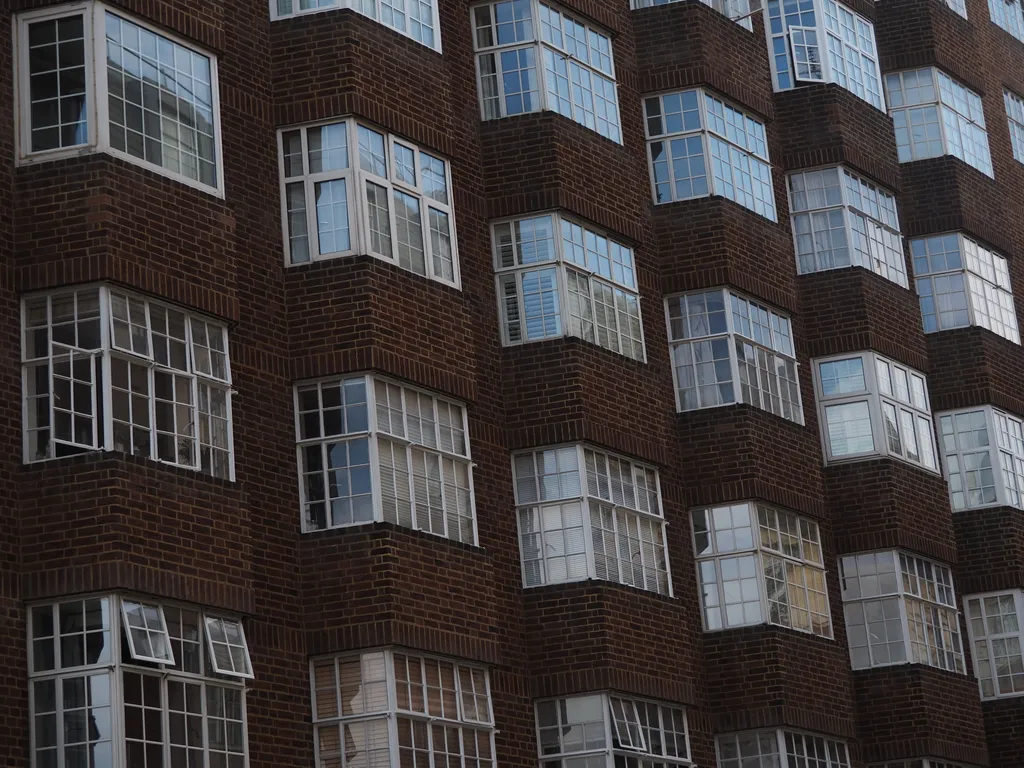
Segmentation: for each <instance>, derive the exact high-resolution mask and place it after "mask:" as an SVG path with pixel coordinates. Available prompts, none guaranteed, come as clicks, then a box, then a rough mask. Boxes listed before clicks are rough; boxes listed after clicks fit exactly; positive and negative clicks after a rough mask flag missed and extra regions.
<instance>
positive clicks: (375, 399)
mask: <svg viewBox="0 0 1024 768" xmlns="http://www.w3.org/2000/svg"><path fill="white" fill-rule="evenodd" d="M295 429H296V437H297V451H298V465H299V478H300V485H299V487H300V493H301V505H302V512H303V514H302V527H303V530H304V531H315V530H322V529H325V528H339V527H344V526H350V525H361V524H364V523H372V522H374V521H381V520H383V521H386V522H389V523H394V524H396V525H401V526H404V527H406V528H415V529H416V530H420V531H426V532H427V533H432V534H434V535H436V536H443V537H445V538H448V539H453V540H455V541H461V542H465V543H467V544H475V543H476V516H475V513H474V509H475V508H474V503H473V485H472V483H473V477H472V460H471V458H470V454H469V426H468V421H467V417H466V409H465V406H463V405H462V404H461V403H457V402H454V401H451V400H448V399H446V398H443V397H439V396H438V395H435V394H433V393H429V392H426V391H424V390H421V389H416V388H414V387H410V386H406V385H403V384H399V383H398V382H395V381H392V380H390V379H386V378H383V377H380V376H363V375H360V376H348V377H345V378H343V379H329V380H324V381H318V382H308V383H302V384H299V385H297V386H296V387H295Z"/></svg>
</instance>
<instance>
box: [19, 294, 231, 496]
mask: <svg viewBox="0 0 1024 768" xmlns="http://www.w3.org/2000/svg"><path fill="white" fill-rule="evenodd" d="M22 322H23V329H24V333H23V343H22V360H23V366H22V371H23V387H24V393H25V395H24V397H25V399H24V425H25V434H24V440H25V444H24V451H25V461H26V463H27V462H35V461H43V460H46V459H54V458H60V457H62V456H70V455H73V454H77V453H85V452H87V451H101V450H103V451H123V452H125V453H130V454H132V455H133V456H141V457H145V458H150V459H155V460H157V461H160V462H164V463H167V464H174V465H176V466H179V467H184V468H187V469H196V470H199V471H201V472H203V473H205V474H209V475H213V476H214V477H220V478H224V479H234V458H233V448H232V437H231V394H232V389H231V368H230V360H229V355H228V334H227V328H225V327H224V326H223V325H222V324H220V323H218V322H215V321H213V320H212V319H208V318H206V317H203V316H202V315H199V314H196V313H193V312H189V311H185V310H182V309H179V308H177V307H174V306H172V305H169V304H163V303H159V302H156V301H153V300H151V299H149V298H147V297H145V296H142V295H140V294H135V293H132V292H129V291H124V290H122V289H120V288H115V287H113V286H106V285H99V286H88V287H82V288H70V289H60V290H56V291H51V292H50V293H46V294H42V295H32V296H28V297H26V298H25V300H24V302H23V321H22Z"/></svg>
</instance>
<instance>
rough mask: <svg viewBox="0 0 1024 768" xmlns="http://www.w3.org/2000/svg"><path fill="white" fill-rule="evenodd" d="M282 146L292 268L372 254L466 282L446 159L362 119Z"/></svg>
mask: <svg viewBox="0 0 1024 768" xmlns="http://www.w3.org/2000/svg"><path fill="white" fill-rule="evenodd" d="M278 141H279V149H280V156H281V166H280V170H281V218H282V226H283V230H284V247H285V253H286V255H287V259H288V263H289V264H302V263H305V262H309V261H319V260H321V259H328V258H335V257H339V256H351V255H354V254H362V253H368V254H371V255H373V256H376V257H377V258H379V259H381V260H383V261H387V262H389V263H392V264H395V265H397V266H398V267H400V268H402V269H405V270H408V271H410V272H415V273H416V274H418V275H423V276H424V277H429V278H430V279H432V280H437V281H438V282H442V283H446V284H448V285H452V286H455V287H458V286H459V266H458V258H457V255H456V237H455V214H454V211H453V209H452V194H453V193H452V183H451V172H450V169H449V164H448V161H447V160H444V159H443V158H441V157H439V156H437V155H435V154H432V153H430V152H427V151H425V150H423V149H421V148H419V147H418V146H416V145H415V144H413V143H412V142H409V141H406V140H405V139H402V138H400V137H398V136H394V135H391V134H388V133H385V132H383V131H379V130H377V129H375V128H371V127H370V126H368V125H365V124H363V123H362V122H360V121H358V120H354V119H348V120H337V121H333V122H330V123H323V124H320V125H311V126H302V127H298V128H286V129H284V130H282V131H280V132H279V134H278Z"/></svg>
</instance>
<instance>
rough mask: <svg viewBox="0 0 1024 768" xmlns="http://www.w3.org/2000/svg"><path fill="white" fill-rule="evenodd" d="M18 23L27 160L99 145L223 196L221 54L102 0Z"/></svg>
mask: <svg viewBox="0 0 1024 768" xmlns="http://www.w3.org/2000/svg"><path fill="white" fill-rule="evenodd" d="M17 19H18V22H17V37H16V40H15V48H16V66H17V68H18V77H17V90H18V110H19V112H18V127H19V130H18V157H19V159H20V161H22V162H34V161H43V160H51V159H56V158H58V157H68V156H74V155H79V154H81V153H82V152H86V151H91V150H96V151H100V152H107V153H109V154H112V155H114V156H116V157H119V158H121V159H124V160H127V161H129V162H131V163H135V164H137V165H142V166H144V167H146V168H149V169H150V170H152V171H154V172H156V173H159V174H161V175H163V176H168V177H170V178H172V179H176V180H177V181H180V182H182V183H184V184H187V185H189V186H193V187H196V188H198V189H201V190H203V191H206V192H209V193H211V194H214V195H217V196H218V197H223V195H224V181H223V172H222V170H221V167H222V164H221V159H220V153H221V147H220V117H219V114H218V112H219V105H218V97H217V59H216V57H214V56H213V55H211V54H208V53H206V52H204V51H202V50H200V49H198V48H196V47H195V46H193V45H192V44H191V43H187V42H185V41H183V40H180V39H178V38H176V37H174V36H171V35H169V34H167V33H165V32H161V31H157V30H156V28H154V27H151V26H149V25H148V24H146V23H144V22H141V21H139V20H137V19H135V18H133V17H131V16H128V15H127V14H125V13H123V12H121V11H120V10H116V11H115V10H114V9H113V8H108V7H107V6H105V5H103V4H101V3H97V2H87V3H76V4H73V5H64V6H53V7H49V8H45V9H40V10H38V11H31V12H27V13H23V14H20V15H19V16H18V17H17Z"/></svg>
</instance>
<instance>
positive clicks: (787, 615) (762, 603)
mask: <svg viewBox="0 0 1024 768" xmlns="http://www.w3.org/2000/svg"><path fill="white" fill-rule="evenodd" d="M691 518H692V520H693V540H694V548H695V551H696V553H697V579H698V582H699V584H700V591H701V609H702V614H703V617H704V629H705V630H706V631H713V630H718V629H732V628H734V627H744V626H750V625H753V624H775V625H777V626H780V627H789V628H790V629H796V630H799V631H800V632H810V633H811V634H815V635H820V636H821V637H832V617H831V613H830V611H829V604H828V589H827V588H826V585H825V563H824V560H823V559H822V553H821V536H820V534H819V532H818V524H817V523H815V522H814V521H813V520H808V519H807V518H803V517H798V516H797V515H794V514H793V513H791V512H786V511H785V510H782V509H776V508H775V507H770V506H768V505H767V504H761V503H759V502H741V503H738V504H729V505H723V506H718V507H710V508H708V509H697V510H694V511H693V513H692V515H691Z"/></svg>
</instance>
